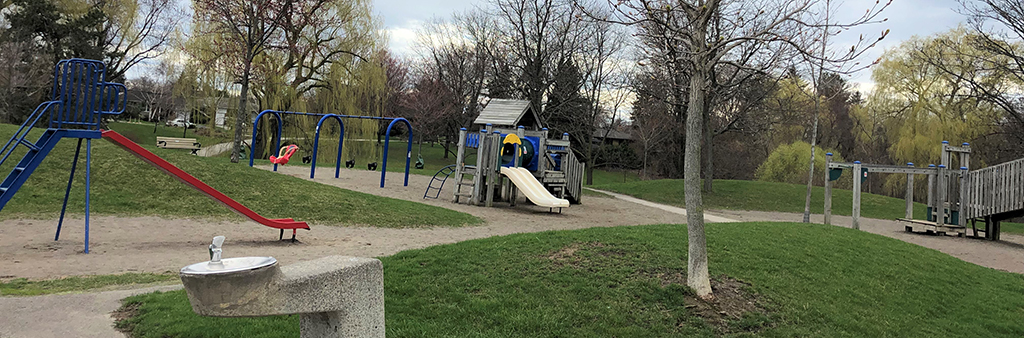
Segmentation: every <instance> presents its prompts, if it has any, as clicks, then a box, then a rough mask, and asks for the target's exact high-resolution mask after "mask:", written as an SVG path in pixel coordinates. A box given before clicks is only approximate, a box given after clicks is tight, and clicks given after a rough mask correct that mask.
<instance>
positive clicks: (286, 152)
mask: <svg viewBox="0 0 1024 338" xmlns="http://www.w3.org/2000/svg"><path fill="white" fill-rule="evenodd" d="M267 114H270V115H271V116H273V117H274V119H275V120H276V121H277V129H275V130H274V138H273V140H274V148H273V149H281V152H279V153H278V156H276V157H275V156H271V163H273V164H274V169H273V171H275V172H276V171H277V166H278V164H284V163H288V158H290V157H291V155H292V154H293V153H295V151H297V150H298V146H295V145H291V146H288V147H284V148H282V147H281V130H282V129H284V120H283V117H284V116H288V115H294V116H312V117H319V118H320V120H319V121H317V123H316V132H315V133H314V136H313V154H312V156H311V159H310V164H309V178H314V177H315V175H316V157H317V153H318V150H319V149H320V130H321V129H322V127H323V125H324V122H326V121H327V120H330V119H334V120H336V121H338V126H339V132H338V134H339V135H338V156H337V157H336V161H335V169H334V178H339V177H340V176H341V151H342V148H343V146H344V144H345V123H344V122H342V120H341V119H343V118H346V119H362V120H380V121H388V122H389V123H388V127H387V129H386V131H385V133H384V154H383V156H382V159H381V168H380V187H381V188H383V187H384V179H385V176H386V175H387V172H388V170H387V169H388V148H389V145H390V143H391V130H392V129H393V128H394V126H395V125H396V124H398V123H404V124H405V127H406V130H408V134H409V140H408V143H407V146H406V152H405V183H404V186H408V185H409V164H410V162H411V160H412V124H410V123H409V121H408V120H406V119H404V118H401V117H378V116H358V115H339V114H318V113H302V112H290V111H278V110H264V111H262V112H260V113H259V115H256V120H255V122H253V124H252V143H250V144H252V145H253V146H254V147H255V145H256V136H257V133H258V131H259V125H260V122H261V121H262V120H263V116H264V115H267ZM290 147H294V148H290ZM255 153H256V152H255V151H250V152H249V166H250V167H252V166H253V163H254V161H255V159H256V155H255ZM282 158H283V159H284V160H283V161H284V163H278V162H280V161H281V159H282ZM275 160H277V161H278V162H275ZM348 162H351V161H346V166H348ZM353 166H354V163H353Z"/></svg>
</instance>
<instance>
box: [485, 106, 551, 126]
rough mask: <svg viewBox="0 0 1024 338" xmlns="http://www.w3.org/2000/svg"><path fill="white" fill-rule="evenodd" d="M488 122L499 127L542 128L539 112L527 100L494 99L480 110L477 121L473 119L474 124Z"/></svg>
mask: <svg viewBox="0 0 1024 338" xmlns="http://www.w3.org/2000/svg"><path fill="white" fill-rule="evenodd" d="M488 123H490V124H492V125H494V126H497V127H517V126H524V127H526V128H530V129H540V128H541V125H540V119H539V118H538V117H537V112H536V111H534V110H533V107H532V106H531V105H530V101H526V100H506V99H492V100H491V101H490V102H488V103H487V107H484V109H483V110H482V111H480V116H478V117H477V118H476V121H473V124H481V125H482V124H488Z"/></svg>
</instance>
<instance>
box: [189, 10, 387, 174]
mask: <svg viewBox="0 0 1024 338" xmlns="http://www.w3.org/2000/svg"><path fill="white" fill-rule="evenodd" d="M193 1H194V5H193V7H194V9H195V11H196V22H199V23H202V26H200V27H205V28H203V29H200V30H196V31H197V32H198V34H197V36H199V35H210V36H213V37H214V39H213V43H212V44H209V45H208V46H207V49H208V50H213V51H216V55H215V56H216V57H219V58H223V59H225V60H227V61H225V63H226V64H228V65H229V66H228V68H229V70H230V71H231V72H232V74H234V75H235V76H236V78H237V79H238V81H237V82H238V83H239V84H240V85H241V89H240V90H239V92H238V93H239V95H238V102H239V103H238V113H237V118H236V121H235V146H234V149H233V150H232V156H231V157H232V161H233V162H237V161H238V157H239V150H240V146H241V137H242V134H243V132H244V130H243V123H244V122H245V121H248V120H249V107H248V99H249V98H250V96H251V97H253V98H255V99H256V100H257V101H256V102H257V103H258V105H259V107H258V108H260V109H270V108H273V109H285V110H296V109H300V108H301V109H307V108H308V105H307V102H308V101H309V100H311V99H312V98H313V96H314V93H313V91H314V90H315V89H317V88H326V87H329V85H330V75H329V74H330V73H332V71H333V69H335V68H337V67H336V65H338V64H340V65H341V66H340V67H341V69H346V67H351V66H352V65H353V64H354V61H353V59H356V60H359V62H366V61H367V60H366V57H365V55H367V53H370V52H372V51H374V50H375V48H377V47H378V46H380V45H381V44H380V43H379V42H380V41H383V39H381V38H380V37H379V33H377V32H378V31H379V28H380V24H379V20H377V19H376V18H374V17H373V16H372V14H371V13H372V10H371V8H370V3H369V2H368V1H344V0H193ZM254 79H255V80H256V83H255V86H252V87H250V82H251V81H252V80H254ZM305 124H308V123H305Z"/></svg>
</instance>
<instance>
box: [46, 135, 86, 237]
mask: <svg viewBox="0 0 1024 338" xmlns="http://www.w3.org/2000/svg"><path fill="white" fill-rule="evenodd" d="M81 151H82V139H78V146H77V147H76V148H75V159H74V160H73V161H71V177H68V189H67V190H65V191H64V204H63V205H62V206H61V207H60V219H58V220H57V233H56V234H55V235H53V240H55V241H56V240H59V239H60V228H61V227H62V226H63V225H64V211H66V210H67V209H68V196H70V195H71V182H73V181H74V180H75V168H77V167H78V154H79V153H81Z"/></svg>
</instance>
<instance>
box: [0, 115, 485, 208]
mask: <svg viewBox="0 0 1024 338" xmlns="http://www.w3.org/2000/svg"><path fill="white" fill-rule="evenodd" d="M16 129H17V126H13V125H0V135H5V136H3V137H6V135H11V134H13V133H14V131H15V130H16ZM34 132H36V135H38V133H40V132H41V131H40V130H39V129H36V130H35V131H34ZM37 137H38V136H31V137H30V139H32V140H33V141H34V140H35V139H36V138H37ZM154 143H155V142H154ZM143 146H144V147H146V148H147V149H149V150H151V151H153V152H154V153H156V154H157V155H159V156H161V157H163V158H165V159H166V160H167V161H169V162H171V163H173V164H174V165H176V166H178V167H180V168H181V169H182V170H184V171H186V172H188V173H189V174H191V175H193V176H195V177H196V178H198V179H200V180H203V181H204V182H206V183H207V184H209V185H210V186H212V187H214V188H216V189H218V190H220V191H221V192H223V193H224V194H226V195H228V196H229V197H231V198H234V199H235V200H237V201H238V202H240V203H242V204H243V205H245V206H247V207H249V208H251V209H252V210H254V211H256V212H257V213H260V214H261V215H264V216H266V217H269V218H285V217H289V218H295V219H297V220H302V221H308V222H312V223H313V224H317V225H368V226H381V227H418V226H462V225H467V224H476V223H480V222H481V220H480V219H478V218H476V217H474V216H471V215H469V214H465V213H461V212H456V211H452V210H449V209H444V208H438V207H434V206H429V205H426V204H421V203H414V202H408V201H402V200H396V199H391V198H386V197H379V196H374V195H369V194H363V193H358V192H354V191H350V190H344V189H339V188H336V187H331V186H327V185H323V184H319V183H314V182H310V181H306V180H303V179H299V178H295V177H290V176H285V175H281V174H276V173H272V172H267V171H264V170H260V169H254V168H249V167H248V166H247V165H245V164H242V163H237V164H235V163H230V162H229V161H228V159H226V158H203V157H198V156H193V155H189V152H188V151H187V150H181V149H157V148H156V146H155V144H153V143H150V144H143ZM25 149H26V148H25V147H19V149H18V150H19V152H16V154H15V155H13V156H12V157H13V158H12V159H9V160H8V161H7V163H4V165H3V167H2V168H0V170H2V171H3V173H4V174H6V173H8V172H10V170H11V168H13V166H14V165H15V164H16V163H17V161H18V160H19V159H20V158H21V156H22V154H23V153H24V150H25ZM74 151H75V140H62V141H61V143H59V144H58V145H57V147H56V148H55V149H54V150H53V151H52V152H51V153H50V154H49V156H47V158H46V159H45V160H44V161H43V163H42V164H41V165H40V166H39V168H38V169H36V171H35V172H34V173H33V174H32V176H31V177H30V178H29V179H28V181H26V182H25V185H24V186H22V188H21V190H19V191H18V194H17V195H15V196H14V198H13V199H11V201H10V202H9V203H8V204H7V205H6V206H5V207H4V209H3V211H2V212H0V218H5V219H11V218H36V219H42V218H56V217H57V215H58V214H59V212H60V207H61V201H62V199H63V197H64V189H65V187H66V185H67V179H68V173H69V172H70V169H71V160H72V158H74ZM83 157H84V153H83ZM80 161H81V162H82V163H84V159H81V160H80ZM300 163H301V162H300ZM83 175H84V168H79V172H78V173H77V174H76V176H77V177H76V179H75V184H74V186H73V188H72V196H71V198H70V200H69V203H68V211H69V214H70V215H72V216H75V215H81V214H82V210H84V208H85V201H84V200H85V199H84V192H83V190H84V185H85V183H84V179H83ZM366 184H376V183H375V182H366ZM91 206H92V212H93V214H95V215H117V216H166V217H212V218H233V219H240V216H237V215H236V214H235V213H233V212H232V211H230V210H229V209H227V208H225V207H223V206H222V205H220V204H219V203H213V202H212V200H211V199H209V198H208V197H206V196H205V195H203V194H201V193H199V192H197V191H195V190H193V189H192V188H189V187H188V186H186V185H184V184H181V183H179V182H178V181H177V180H175V179H174V178H172V177H171V176H168V175H165V174H164V173H163V172H162V171H160V170H159V169H156V168H154V167H152V166H150V165H148V164H146V163H145V162H142V161H141V160H139V159H137V158H135V157H134V156H132V155H131V154H129V153H128V152H126V151H124V150H122V149H121V148H119V147H117V146H115V145H114V144H113V143H110V142H107V141H104V140H95V141H94V142H93V166H92V205H91Z"/></svg>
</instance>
